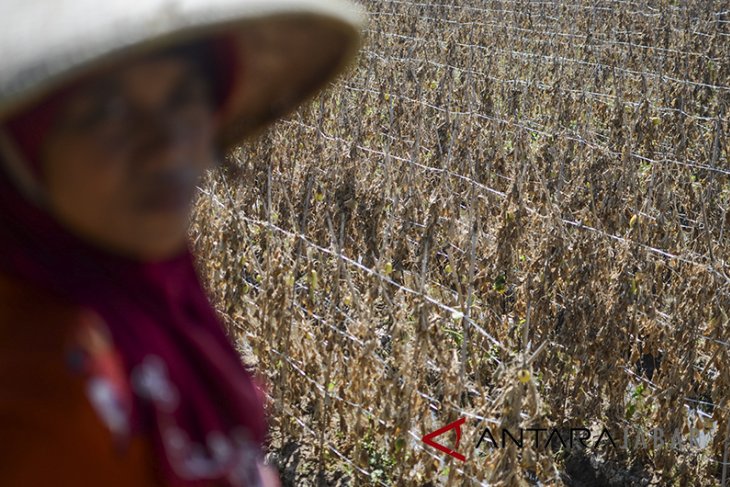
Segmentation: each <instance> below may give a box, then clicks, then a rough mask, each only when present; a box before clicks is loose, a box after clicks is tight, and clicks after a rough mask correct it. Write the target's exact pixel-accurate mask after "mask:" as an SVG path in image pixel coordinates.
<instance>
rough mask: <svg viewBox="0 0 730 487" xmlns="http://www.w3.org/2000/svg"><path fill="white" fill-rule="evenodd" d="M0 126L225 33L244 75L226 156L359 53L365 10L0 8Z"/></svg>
mask: <svg viewBox="0 0 730 487" xmlns="http://www.w3.org/2000/svg"><path fill="white" fill-rule="evenodd" d="M0 19H1V20H0V25H2V28H1V29H0V59H2V60H3V61H2V64H3V67H2V70H0V122H1V121H2V120H4V119H7V118H9V117H11V116H13V115H14V114H15V113H17V112H20V111H22V110H23V108H25V107H28V106H30V105H32V104H33V102H34V101H37V100H39V99H40V98H42V97H43V96H44V95H46V94H49V93H51V92H53V91H54V90H55V89H57V88H59V87H62V86H65V85H66V84H67V83H72V82H73V81H75V80H77V79H81V78H82V77H83V76H85V75H88V74H89V73H93V72H95V70H97V69H100V68H107V67H112V66H114V65H115V64H117V63H122V62H124V61H125V60H129V59H130V58H132V57H134V56H137V55H141V54H143V53H149V52H153V51H154V50H157V49H162V48H165V47H172V46H174V45H177V44H180V43H183V42H187V41H191V42H192V41H196V40H205V39H208V38H211V39H212V38H215V37H216V36H222V35H225V36H226V38H230V39H232V42H233V43H234V44H235V47H236V49H235V50H234V52H235V53H236V62H235V63H234V65H235V66H236V69H237V70H238V71H240V76H235V79H236V80H240V82H239V81H237V83H236V84H235V86H234V89H233V91H232V94H231V96H230V98H229V99H228V102H227V104H226V110H225V113H224V114H223V118H222V120H223V122H222V125H221V129H220V133H219V136H220V141H221V143H222V146H223V147H224V148H226V149H227V148H230V147H232V146H233V145H234V144H236V143H237V142H240V140H241V139H242V138H243V137H245V136H246V135H249V134H251V133H254V132H256V131H257V130H259V129H261V128H262V127H264V126H265V125H267V124H268V123H269V122H271V121H273V120H274V119H276V118H278V117H280V116H282V115H285V114H286V113H288V112H289V111H291V110H293V109H294V108H295V107H296V106H297V105H299V104H300V103H301V102H303V101H304V100H306V99H307V98H308V97H309V96H311V95H313V94H314V93H315V92H316V91H317V90H318V89H319V88H321V87H322V86H323V85H324V84H325V83H326V82H328V81H329V80H331V79H332V78H333V77H334V76H335V75H336V74H338V73H339V72H340V71H341V70H342V69H343V68H344V67H345V66H346V65H347V64H348V62H349V61H350V60H351V59H352V58H353V57H354V55H355V53H356V51H357V48H358V47H359V38H360V26H361V23H362V20H363V14H362V11H361V9H360V8H359V7H358V6H356V5H354V4H351V3H349V2H346V1H345V0H104V1H103V2H99V1H98V0H2V1H0Z"/></svg>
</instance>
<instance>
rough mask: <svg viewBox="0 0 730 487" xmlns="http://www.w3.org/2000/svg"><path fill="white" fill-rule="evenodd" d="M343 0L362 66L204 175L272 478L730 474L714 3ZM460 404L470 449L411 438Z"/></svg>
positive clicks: (453, 480) (606, 478)
mask: <svg viewBox="0 0 730 487" xmlns="http://www.w3.org/2000/svg"><path fill="white" fill-rule="evenodd" d="M363 4H364V6H365V7H366V9H367V10H368V11H369V13H370V18H369V25H368V26H367V29H366V33H365V42H364V45H363V49H362V51H361V55H360V57H359V60H358V62H357V64H356V66H355V67H354V68H353V69H352V70H350V71H349V72H348V73H346V75H345V76H343V77H342V78H340V80H339V81H338V82H337V83H336V84H334V85H333V86H331V87H330V88H329V89H328V90H327V91H326V93H325V94H324V95H322V96H320V97H318V98H317V99H316V100H314V101H313V102H312V103H311V104H309V105H307V106H306V107H305V108H303V109H302V110H300V111H299V112H298V113H296V114H294V115H292V116H291V117H289V118H288V119H287V120H285V121H283V122H280V123H279V124H277V125H276V126H274V127H273V128H272V129H271V130H269V131H268V132H267V133H266V134H264V136H263V137H262V138H261V139H259V140H257V141H255V142H253V143H251V144H250V145H246V146H244V147H242V148H241V149H240V151H239V152H238V153H237V154H236V155H235V157H234V158H233V160H232V161H230V164H228V165H227V166H226V167H225V168H224V169H223V170H222V171H220V172H218V173H216V174H213V175H211V177H210V178H209V180H208V181H206V184H205V187H204V188H203V191H202V192H201V197H200V199H199V201H198V203H197V213H196V220H195V227H194V230H193V236H194V239H195V246H196V250H197V251H198V252H199V253H200V254H201V255H202V256H204V259H203V261H202V264H203V267H204V272H205V274H206V276H207V277H208V278H209V282H210V287H211V290H212V292H213V293H214V295H215V298H216V302H217V303H218V306H219V308H220V310H221V312H222V313H223V314H224V315H225V316H226V319H227V321H228V323H229V325H230V329H231V332H232V333H233V334H234V335H235V336H236V337H238V339H239V340H240V343H241V348H242V353H244V354H245V357H246V360H247V361H249V362H250V363H251V365H252V367H253V368H254V370H256V372H257V373H259V374H261V375H262V376H265V377H266V379H267V381H268V384H269V388H268V395H269V397H270V403H269V406H270V415H271V427H272V432H273V434H272V438H271V450H272V452H273V453H272V457H273V458H275V459H277V461H278V462H279V464H280V467H281V471H282V475H283V477H284V480H285V482H286V483H287V484H288V485H316V484H320V485H370V484H372V485H479V484H485V485H487V484H488V485H499V486H517V485H632V483H633V484H635V485H646V484H642V483H641V482H648V481H651V482H653V483H654V485H702V486H709V485H730V469H728V466H730V465H729V463H730V456H729V454H730V401H729V398H730V373H729V370H728V369H729V366H728V363H729V362H730V350H729V347H730V318H729V317H728V314H730V235H729V233H730V212H729V210H730V154H729V151H730V149H728V134H729V133H730V113H729V112H730V110H729V108H730V3H728V2H727V1H726V0H725V1H711V0H706V1H704V0H703V1H699V0H680V1H677V0H663V1H654V0H652V1H644V0H641V1H640V0H612V1H605V2H589V1H586V0H555V1H526V0H502V1H498V0H459V1H457V0H450V1H445V0H444V1H438V0H437V1H434V0H413V1H409V0H374V1H366V2H363ZM688 411H691V412H692V414H691V416H690V415H689V413H688ZM462 417H463V418H466V423H465V424H464V427H463V428H462V437H461V444H460V445H461V446H460V447H459V450H460V451H462V452H463V453H464V454H465V455H466V456H467V459H466V461H464V462H461V461H458V460H456V459H454V458H451V457H450V456H448V455H446V454H444V453H442V452H440V451H438V450H437V449H435V448H433V447H431V446H428V445H426V444H425V443H423V442H422V441H421V437H422V436H424V435H425V434H427V433H430V432H432V431H434V430H436V429H438V428H440V427H442V426H444V425H447V424H448V423H450V422H452V421H455V420H457V419H459V418H462ZM688 418H689V419H688ZM478 421H480V422H479V423H478V426H477V422H478ZM485 425H490V427H493V428H495V429H496V428H509V429H510V431H516V430H517V429H519V428H520V427H522V428H530V427H543V428H563V427H569V426H571V425H572V426H592V427H596V425H598V426H600V425H604V426H606V427H608V428H609V429H611V430H612V431H631V432H632V434H633V433H636V432H639V433H640V432H644V433H646V432H649V431H651V430H652V428H662V430H663V431H666V432H671V431H675V430H680V431H682V430H684V431H683V433H686V428H687V426H692V427H693V428H699V429H703V430H706V431H707V433H708V435H709V438H710V441H709V443H708V444H707V445H705V446H703V447H697V446H692V445H690V444H689V443H688V442H682V443H681V444H680V445H673V446H672V447H669V446H665V447H663V448H662V447H661V446H657V447H656V448H655V447H654V445H653V443H651V442H650V443H649V444H648V445H647V446H646V447H642V446H641V445H633V444H632V445H631V447H630V448H628V449H622V448H618V449H611V448H604V447H601V448H598V449H595V450H591V449H589V450H586V451H577V450H574V449H566V448H563V449H555V451H554V450H553V448H542V447H541V446H542V445H538V447H535V445H534V444H533V442H531V441H529V442H528V441H525V443H524V446H523V448H518V447H517V446H516V445H514V444H513V443H509V444H508V446H506V447H505V448H496V449H494V448H492V449H482V450H481V452H482V453H483V454H481V455H480V454H479V452H478V451H477V450H475V449H474V445H476V443H477V441H478V439H479V438H478V437H479V435H480V434H481V432H482V430H483V427H484V426H485ZM451 434H452V435H453V432H452V433H451ZM453 440H454V437H453V436H448V435H445V436H443V437H441V438H440V439H439V441H441V442H443V443H444V444H447V445H453V443H452V442H453ZM616 441H617V443H621V442H622V441H623V439H622V438H618V439H617V440H616ZM604 446H605V445H604ZM723 482H724V484H723Z"/></svg>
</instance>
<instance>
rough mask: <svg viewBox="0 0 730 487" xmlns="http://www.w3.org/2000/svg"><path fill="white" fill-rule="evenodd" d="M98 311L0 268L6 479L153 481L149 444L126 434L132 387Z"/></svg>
mask: <svg viewBox="0 0 730 487" xmlns="http://www.w3.org/2000/svg"><path fill="white" fill-rule="evenodd" d="M128 389H129V388H128V386H127V381H126V376H125V374H124V373H123V368H122V365H121V359H120V357H119V356H118V354H117V353H116V349H115V348H114V346H113V344H112V342H111V338H110V336H109V334H108V331H107V330H106V329H105V326H104V323H103V321H102V320H101V318H100V317H98V315H96V314H95V313H93V312H92V311H90V310H86V309H84V308H82V307H79V306H75V305H72V304H69V303H66V302H64V301H63V300H60V299H59V298H56V297H54V296H53V295H51V294H49V293H45V292H43V291H41V290H39V289H37V288H34V287H33V286H30V285H27V284H26V283H23V282H20V281H18V280H15V279H12V278H8V277H7V276H2V275H0V391H2V394H0V438H3V441H2V442H0V478H2V479H3V481H2V484H3V485H4V486H9V487H11V486H12V487H14V486H20V485H39V486H41V485H56V486H66V485H69V486H70V485H120V486H121V485H140V486H154V485H159V484H158V483H157V482H156V480H155V479H156V478H157V477H156V475H154V474H153V471H154V468H153V465H152V463H153V462H152V456H151V449H150V445H149V444H148V443H147V442H146V441H145V440H143V439H142V438H138V437H131V436H127V437H126V439H125V441H123V442H120V441H119V439H120V438H125V434H126V433H128V427H129V425H128V424H127V420H128V415H127V413H128V411H129V407H130V401H131V397H129V395H130V394H131V393H130V392H129V391H128Z"/></svg>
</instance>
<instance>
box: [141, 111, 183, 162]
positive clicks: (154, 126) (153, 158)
mask: <svg viewBox="0 0 730 487" xmlns="http://www.w3.org/2000/svg"><path fill="white" fill-rule="evenodd" d="M137 123H138V126H137V130H138V131H139V132H138V133H139V139H138V140H139V144H138V146H137V150H138V155H139V157H140V158H141V159H142V160H144V161H149V163H151V164H155V165H167V164H170V163H174V162H176V161H177V160H179V159H180V158H181V156H182V155H183V152H184V149H185V136H184V130H183V128H182V127H181V124H180V122H179V120H176V119H175V117H173V116H171V115H170V114H168V113H165V112H147V113H144V114H143V115H141V116H140V117H139V119H138V122H137Z"/></svg>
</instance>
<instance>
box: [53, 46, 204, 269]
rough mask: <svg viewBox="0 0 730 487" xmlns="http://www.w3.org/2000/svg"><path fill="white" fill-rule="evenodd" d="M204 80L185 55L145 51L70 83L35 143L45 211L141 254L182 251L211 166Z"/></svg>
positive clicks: (151, 256) (85, 233)
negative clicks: (75, 85)
mask: <svg viewBox="0 0 730 487" xmlns="http://www.w3.org/2000/svg"><path fill="white" fill-rule="evenodd" d="M214 132H215V124H214V108H213V103H212V96H211V89H210V85H209V82H208V79H207V78H206V77H204V76H203V75H202V74H200V73H199V72H198V71H197V70H195V69H194V64H193V63H192V62H190V61H187V60H186V59H184V58H182V57H159V58H147V59H144V60H141V61H138V62H136V63H134V64H130V65H127V66H125V67H123V68H120V69H118V70H116V71H114V72H112V73H109V74H108V75H104V76H103V77H102V78H99V79H95V80H94V81H92V82H89V83H87V84H85V85H84V87H83V88H81V89H79V90H75V91H74V94H73V95H72V96H71V97H70V98H69V99H68V101H67V102H66V103H65V106H64V107H63V108H62V109H61V111H60V116H59V119H58V122H57V123H56V124H54V128H53V129H52V130H51V132H50V133H49V135H48V137H47V138H46V139H45V143H44V146H43V148H42V165H43V167H42V171H43V177H44V182H43V185H44V189H45V192H46V195H47V200H48V205H49V209H50V210H51V212H52V213H54V214H55V216H56V217H57V218H58V219H59V220H60V221H61V222H62V223H64V224H65V225H66V226H68V227H69V228H70V229H71V230H73V231H75V232H76V233H77V234H79V235H81V236H82V237H85V238H87V239H88V240H91V241H93V242H95V243H96V244H98V245H101V246H103V247H105V248H107V249H109V250H112V251H115V252H117V253H122V254H125V255H128V256H132V257H135V258H138V259H144V260H155V259H163V258H165V257H171V256H172V255H174V254H175V253H177V252H179V251H181V250H182V249H183V248H184V245H185V240H186V236H187V230H188V223H189V217H190V207H191V204H192V201H193V197H194V192H195V186H196V183H197V182H198V181H199V179H200V177H201V175H202V173H203V172H204V171H205V170H206V169H208V168H209V167H211V166H212V165H213V164H214V142H213V139H214Z"/></svg>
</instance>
